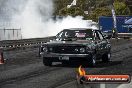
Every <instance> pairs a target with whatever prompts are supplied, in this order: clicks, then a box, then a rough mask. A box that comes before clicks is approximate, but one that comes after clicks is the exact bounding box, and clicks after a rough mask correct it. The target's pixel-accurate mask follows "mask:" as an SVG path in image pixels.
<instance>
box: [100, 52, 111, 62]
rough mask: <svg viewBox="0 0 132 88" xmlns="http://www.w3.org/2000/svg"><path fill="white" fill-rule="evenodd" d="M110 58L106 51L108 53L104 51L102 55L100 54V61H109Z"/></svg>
mask: <svg viewBox="0 0 132 88" xmlns="http://www.w3.org/2000/svg"><path fill="white" fill-rule="evenodd" d="M110 58H111V53H110V52H108V53H105V54H104V55H103V56H102V62H105V63H107V62H109V61H110Z"/></svg>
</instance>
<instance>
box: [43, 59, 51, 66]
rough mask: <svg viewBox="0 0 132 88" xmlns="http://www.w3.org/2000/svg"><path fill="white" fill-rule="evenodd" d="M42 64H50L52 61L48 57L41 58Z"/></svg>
mask: <svg viewBox="0 0 132 88" xmlns="http://www.w3.org/2000/svg"><path fill="white" fill-rule="evenodd" d="M43 64H44V65H45V66H52V61H51V60H49V59H48V58H43Z"/></svg>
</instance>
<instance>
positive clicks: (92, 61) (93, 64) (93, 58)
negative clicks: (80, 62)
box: [89, 54, 96, 67]
mask: <svg viewBox="0 0 132 88" xmlns="http://www.w3.org/2000/svg"><path fill="white" fill-rule="evenodd" d="M89 64H90V66H92V67H94V66H96V54H93V55H91V59H90V63H89Z"/></svg>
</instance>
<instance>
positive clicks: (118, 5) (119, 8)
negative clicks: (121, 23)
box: [114, 1, 130, 15]
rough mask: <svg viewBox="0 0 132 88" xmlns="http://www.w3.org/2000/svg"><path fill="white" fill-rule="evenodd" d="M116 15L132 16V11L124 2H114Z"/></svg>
mask: <svg viewBox="0 0 132 88" xmlns="http://www.w3.org/2000/svg"><path fill="white" fill-rule="evenodd" d="M114 8H115V12H116V15H130V9H129V8H128V7H127V5H126V4H125V3H124V2H119V1H116V2H114Z"/></svg>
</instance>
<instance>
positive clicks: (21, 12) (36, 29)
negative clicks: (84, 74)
mask: <svg viewBox="0 0 132 88" xmlns="http://www.w3.org/2000/svg"><path fill="white" fill-rule="evenodd" d="M0 2H1V3H4V4H3V5H1V4H0V7H7V8H9V11H8V14H10V17H11V18H10V19H8V21H10V22H12V23H14V24H12V27H14V28H15V27H17V28H18V27H19V28H21V31H22V36H23V38H36V37H46V36H54V35H56V34H57V33H58V32H59V31H61V30H63V29H66V28H77V27H78V28H86V27H90V26H91V24H92V21H88V20H82V17H81V16H77V17H71V16H67V17H64V18H62V19H59V18H58V19H57V20H56V21H55V20H53V19H52V14H53V11H54V3H53V0H1V1H0ZM14 3H15V5H14ZM1 12H2V11H1Z"/></svg>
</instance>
